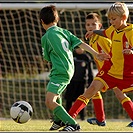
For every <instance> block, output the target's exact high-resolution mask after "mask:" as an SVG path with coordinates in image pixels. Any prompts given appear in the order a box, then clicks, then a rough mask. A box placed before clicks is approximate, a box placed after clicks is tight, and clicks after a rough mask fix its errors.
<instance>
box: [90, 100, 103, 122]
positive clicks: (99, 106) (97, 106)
mask: <svg viewBox="0 0 133 133" xmlns="http://www.w3.org/2000/svg"><path fill="white" fill-rule="evenodd" d="M92 101H93V105H94V112H95V115H96V119H97V120H98V121H99V122H103V121H105V112H104V106H103V99H92Z"/></svg>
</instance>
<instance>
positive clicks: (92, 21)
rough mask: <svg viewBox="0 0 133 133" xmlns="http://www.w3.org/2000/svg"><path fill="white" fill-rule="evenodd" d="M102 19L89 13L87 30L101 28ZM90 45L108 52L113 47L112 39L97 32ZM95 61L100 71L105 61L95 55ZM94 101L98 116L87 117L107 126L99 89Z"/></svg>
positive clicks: (99, 124)
mask: <svg viewBox="0 0 133 133" xmlns="http://www.w3.org/2000/svg"><path fill="white" fill-rule="evenodd" d="M101 21H102V20H101V17H100V15H99V14H97V13H89V14H88V15H87V16H86V20H85V28H86V31H92V30H100V29H101V28H102V22H101ZM87 40H88V39H87ZM89 45H90V46H91V47H92V48H94V49H95V50H96V51H98V52H99V53H100V52H103V51H104V52H106V53H109V52H110V48H111V40H110V39H108V38H105V37H102V36H99V35H97V34H94V35H93V36H91V38H89ZM94 61H95V63H96V66H97V69H98V71H99V70H100V68H102V66H103V63H104V62H103V61H102V62H101V61H99V60H97V59H96V58H95V57H94ZM102 91H104V88H103V89H102ZM92 102H93V106H94V112H95V116H96V118H89V119H87V122H88V123H90V124H93V125H98V126H106V121H105V112H104V106H103V98H102V95H101V93H100V91H98V92H97V93H96V94H95V95H94V96H93V97H92Z"/></svg>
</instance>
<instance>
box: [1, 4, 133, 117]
mask: <svg viewBox="0 0 133 133" xmlns="http://www.w3.org/2000/svg"><path fill="white" fill-rule="evenodd" d="M43 5H46V4H44V3H40V4H39V3H36V4H35V3H31V4H30V3H27V4H26V3H25V4H23V3H21V4H17V5H15V4H1V6H0V8H1V9H0V17H1V19H0V28H1V30H0V33H1V41H0V117H5V118H9V117H10V114H9V111H10V107H11V105H12V104H13V103H14V102H16V101H19V100H25V101H27V102H29V103H30V104H31V105H32V107H33V110H34V115H33V117H34V118H35V119H48V118H49V117H50V115H51V112H50V111H49V110H48V109H47V108H46V107H45V103H44V101H45V88H46V85H47V83H48V80H49V78H48V74H49V71H50V65H49V64H47V63H46V62H44V61H43V58H42V53H41V51H42V50H41V41H40V39H41V36H42V35H43V34H45V31H44V29H43V28H42V26H41V23H40V19H39V11H40V9H41V8H42V7H43ZM56 5H57V8H58V9H59V15H60V21H59V26H61V27H62V28H66V29H68V30H70V31H71V32H72V33H74V34H75V35H76V36H78V37H79V38H82V39H83V38H84V34H85V32H86V31H85V16H86V15H87V14H88V13H90V12H97V13H99V14H100V15H101V16H102V19H103V27H104V28H107V27H108V26H109V22H108V19H107V18H106V10H107V8H108V7H109V4H108V3H90V4H89V3H82V4H81V3H80V4H76V3H75V4H70V3H66V4H65V3H64V4H63V3H62V4H59V3H57V4H56ZM128 6H129V9H130V17H129V22H132V23H133V7H132V4H130V3H128ZM129 95H130V98H132V96H133V94H129ZM103 98H104V106H105V112H106V118H120V117H121V118H128V117H127V114H126V113H125V111H124V110H123V108H122V106H121V104H120V103H119V102H118V100H117V99H116V97H115V96H114V93H113V92H112V91H108V92H106V93H105V94H103ZM87 108H88V109H87V115H88V116H89V117H90V116H93V115H94V113H93V112H94V110H93V106H92V104H91V102H90V103H89V104H88V107H87Z"/></svg>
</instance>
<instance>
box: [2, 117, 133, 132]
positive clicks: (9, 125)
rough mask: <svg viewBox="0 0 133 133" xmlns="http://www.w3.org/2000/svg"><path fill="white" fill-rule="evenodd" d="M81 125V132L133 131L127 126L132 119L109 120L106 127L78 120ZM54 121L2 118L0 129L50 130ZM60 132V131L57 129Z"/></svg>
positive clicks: (22, 130) (21, 130)
mask: <svg viewBox="0 0 133 133" xmlns="http://www.w3.org/2000/svg"><path fill="white" fill-rule="evenodd" d="M77 121H78V123H79V124H80V125H81V128H82V129H81V132H102V131H103V132H133V128H131V127H126V125H127V124H129V122H130V120H107V125H106V126H105V127H99V126H97V125H90V124H88V123H87V122H86V121H80V120H77ZM51 124H52V123H50V121H49V120H31V121H28V122H27V123H25V124H18V123H16V122H14V121H13V120H12V119H8V120H5V119H1V120H0V131H11V132H13V131H14V132H15V131H16V132H19V131H20V132H31V131H33V132H50V131H49V128H50V126H51ZM55 132H58V131H55Z"/></svg>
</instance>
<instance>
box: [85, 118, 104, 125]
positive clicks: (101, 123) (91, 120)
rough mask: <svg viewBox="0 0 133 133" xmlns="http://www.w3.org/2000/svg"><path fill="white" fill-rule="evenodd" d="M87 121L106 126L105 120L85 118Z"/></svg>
mask: <svg viewBox="0 0 133 133" xmlns="http://www.w3.org/2000/svg"><path fill="white" fill-rule="evenodd" d="M87 122H88V123H90V124H93V125H98V126H106V121H103V122H99V121H98V120H97V119H96V118H90V119H87Z"/></svg>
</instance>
